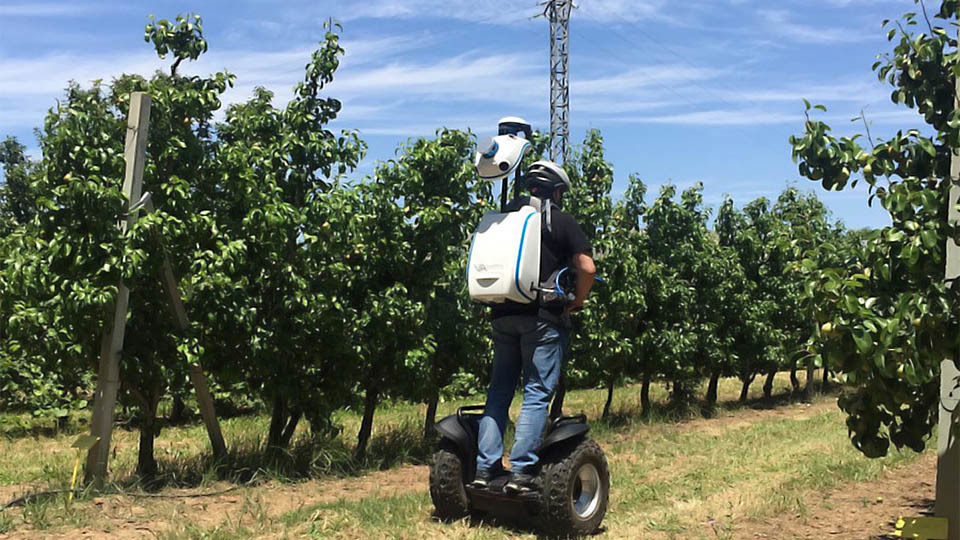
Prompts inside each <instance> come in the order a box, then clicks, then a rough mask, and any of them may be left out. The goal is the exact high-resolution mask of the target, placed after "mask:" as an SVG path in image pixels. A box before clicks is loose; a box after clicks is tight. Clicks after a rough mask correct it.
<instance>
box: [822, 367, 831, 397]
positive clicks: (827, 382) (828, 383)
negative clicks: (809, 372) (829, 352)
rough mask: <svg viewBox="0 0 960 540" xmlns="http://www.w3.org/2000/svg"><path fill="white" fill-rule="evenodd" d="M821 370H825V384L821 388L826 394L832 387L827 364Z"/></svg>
mask: <svg viewBox="0 0 960 540" xmlns="http://www.w3.org/2000/svg"><path fill="white" fill-rule="evenodd" d="M821 369H823V384H822V385H821V386H820V391H821V392H826V391H827V387H828V386H829V385H830V370H829V369H827V366H826V364H824V366H823V368H821Z"/></svg>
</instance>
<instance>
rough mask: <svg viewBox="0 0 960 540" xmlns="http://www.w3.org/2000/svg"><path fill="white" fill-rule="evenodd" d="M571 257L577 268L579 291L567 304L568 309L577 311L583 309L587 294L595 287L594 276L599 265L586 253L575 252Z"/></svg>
mask: <svg viewBox="0 0 960 540" xmlns="http://www.w3.org/2000/svg"><path fill="white" fill-rule="evenodd" d="M571 259H572V260H571V262H572V263H573V267H574V268H575V269H576V270H577V292H576V294H575V295H574V296H575V297H574V299H573V302H571V303H570V304H568V305H567V311H576V310H579V309H582V308H583V303H584V302H585V301H586V300H587V294H588V293H589V292H590V288H591V287H593V276H594V275H596V273H597V267H596V265H594V264H593V259H592V258H591V257H590V256H589V255H587V254H586V253H574V255H573V257H572V258H571Z"/></svg>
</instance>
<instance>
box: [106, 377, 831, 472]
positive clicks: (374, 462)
mask: <svg viewBox="0 0 960 540" xmlns="http://www.w3.org/2000/svg"><path fill="white" fill-rule="evenodd" d="M831 393H832V394H835V393H836V392H831ZM803 398H804V394H803V392H802V391H801V392H791V391H787V392H781V393H779V394H775V395H773V396H771V397H770V398H754V399H749V400H746V401H744V402H739V401H736V400H728V401H721V402H719V403H717V404H716V405H715V406H714V407H713V408H712V409H708V408H707V407H706V404H705V403H703V402H702V401H694V402H692V403H687V404H679V405H678V404H672V403H669V402H667V403H664V402H656V401H655V402H652V403H651V404H650V408H649V410H648V411H647V413H646V414H643V413H642V411H641V410H640V407H639V405H634V406H627V407H623V408H620V409H616V410H613V411H611V412H610V414H609V415H608V416H607V417H606V418H593V419H591V421H590V424H591V431H592V433H593V436H594V437H597V436H601V437H602V436H603V435H604V434H605V433H611V432H623V431H629V430H630V429H632V428H633V427H634V426H640V425H651V424H663V423H679V422H684V421H689V420H692V419H695V418H702V417H708V418H709V417H711V416H716V414H717V413H719V412H732V411H736V410H741V409H772V408H776V407H780V406H784V405H788V404H792V403H797V402H801V401H803ZM511 431H512V430H510V429H508V433H507V435H506V437H505V444H507V445H508V444H509V443H510V439H511V437H510V432H511ZM435 448H436V439H435V438H432V437H431V438H424V436H423V432H422V428H421V426H420V424H419V422H414V421H404V422H400V423H397V424H393V425H391V426H388V427H386V428H385V429H381V430H380V432H379V433H377V434H375V435H374V436H373V437H372V438H371V440H370V445H369V449H368V451H367V454H366V456H365V457H363V458H357V457H356V456H355V455H354V445H353V440H352V438H350V437H344V435H343V434H341V435H340V436H335V437H331V436H328V437H317V436H311V435H309V434H303V435H302V436H300V437H298V438H296V439H295V440H294V441H293V443H292V444H291V445H290V447H289V448H284V449H279V448H270V447H268V446H267V443H266V438H265V436H264V434H263V433H262V432H260V431H258V430H255V429H251V430H249V431H243V432H241V433H238V434H234V438H233V440H231V441H230V447H229V451H230V456H229V459H228V460H227V461H226V462H218V461H216V460H215V459H214V458H213V456H212V455H211V454H209V453H208V452H204V453H201V454H199V455H189V456H187V455H160V456H158V457H157V463H158V466H159V470H158V473H157V475H156V476H155V477H153V478H152V479H142V478H139V477H137V476H136V475H133V474H131V475H129V476H128V477H126V478H124V479H122V480H120V481H119V482H118V483H117V484H116V485H117V487H118V488H119V489H122V490H130V489H143V490H149V491H155V490H160V489H163V488H168V487H173V488H196V487H201V486H206V485H209V484H210V483H211V482H213V481H217V480H219V481H227V482H231V483H234V484H237V485H240V484H251V485H255V484H258V483H261V482H263V481H266V480H277V481H281V482H290V481H301V480H307V479H315V478H324V477H349V476H359V475H362V474H365V473H367V472H370V471H373V470H384V469H389V468H392V467H395V466H397V465H401V464H408V463H410V464H425V463H428V462H429V460H430V457H431V455H432V453H433V451H434V450H435Z"/></svg>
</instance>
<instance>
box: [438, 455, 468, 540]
mask: <svg viewBox="0 0 960 540" xmlns="http://www.w3.org/2000/svg"><path fill="white" fill-rule="evenodd" d="M463 482H464V474H463V462H462V460H461V459H460V455H459V454H457V452H456V450H455V449H454V447H453V445H452V444H447V443H446V442H444V443H441V445H440V449H439V450H437V451H436V452H434V454H433V461H432V463H431V464H430V498H431V499H433V506H434V508H436V510H437V511H436V516H437V517H438V518H440V519H442V520H444V521H454V520H458V519H461V518H464V517H466V516H468V515H469V514H470V501H469V499H467V492H466V489H465V488H464V485H463Z"/></svg>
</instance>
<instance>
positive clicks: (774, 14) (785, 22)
mask: <svg viewBox="0 0 960 540" xmlns="http://www.w3.org/2000/svg"><path fill="white" fill-rule="evenodd" d="M757 14H758V15H760V17H761V18H762V19H763V20H765V21H766V23H767V24H769V25H771V26H772V28H771V30H772V31H773V32H774V33H776V34H778V35H780V36H784V37H788V38H791V39H793V40H794V41H799V42H801V43H821V44H823V43H854V42H860V41H868V40H870V39H873V38H874V36H873V35H872V34H869V33H866V32H863V31H862V30H859V29H853V28H830V27H825V26H823V25H822V24H821V23H820V21H817V22H816V23H815V25H807V24H802V23H797V22H793V21H792V20H791V16H790V12H788V11H786V10H782V9H761V10H758V11H757Z"/></svg>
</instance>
